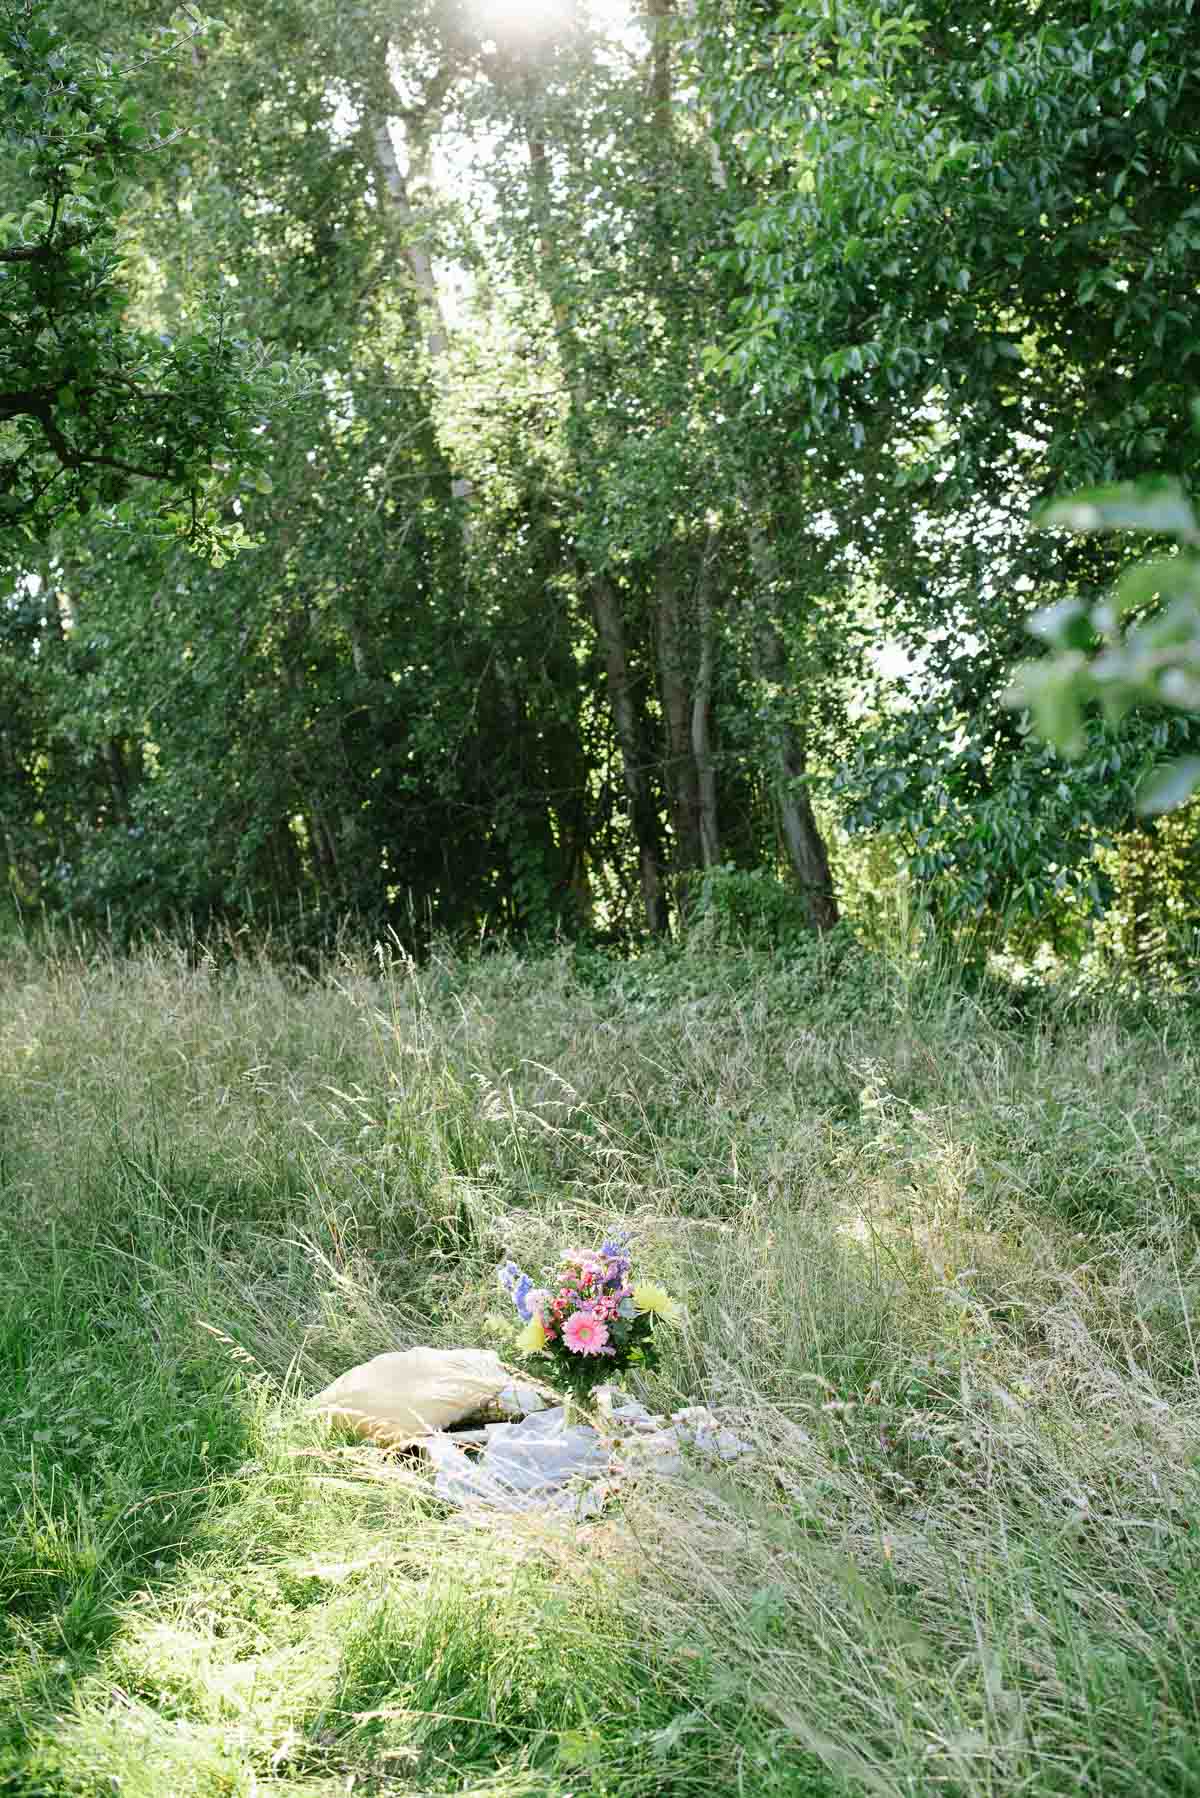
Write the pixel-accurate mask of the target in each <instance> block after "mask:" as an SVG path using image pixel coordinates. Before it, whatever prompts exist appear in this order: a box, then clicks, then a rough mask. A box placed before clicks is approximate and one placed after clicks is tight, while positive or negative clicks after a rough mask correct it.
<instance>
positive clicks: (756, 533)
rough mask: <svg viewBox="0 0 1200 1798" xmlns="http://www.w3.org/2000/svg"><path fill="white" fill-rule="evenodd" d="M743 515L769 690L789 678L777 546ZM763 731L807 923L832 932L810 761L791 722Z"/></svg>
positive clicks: (755, 630) (758, 659) (828, 876)
mask: <svg viewBox="0 0 1200 1798" xmlns="http://www.w3.org/2000/svg"><path fill="white" fill-rule="evenodd" d="M744 503H745V502H744ZM746 512H747V527H748V531H749V539H750V556H751V561H752V563H753V565H754V571H755V573H756V575H757V577H758V584H759V587H760V589H761V591H760V593H759V594H758V595H757V597H756V601H755V616H754V619H753V625H752V633H751V640H752V643H753V655H754V673H755V675H756V676H757V678H758V679H759V680H761V681H763V682H764V683H765V684H766V685H768V686H782V685H784V684H785V683H786V682H787V680H788V667H787V653H786V651H785V649H784V645H783V640H782V638H781V637H780V635H779V630H778V627H777V625H776V624H775V621H774V619H773V618H772V616H771V601H772V595H773V593H774V592H775V590H776V589H777V587H778V584H779V573H778V569H777V567H776V558H775V547H774V545H773V544H772V543H771V542H770V540H769V539H768V538H767V536H766V535H765V533H764V531H763V529H762V526H761V525H759V524H758V523H757V522H756V520H755V518H754V515H753V512H752V510H751V507H750V505H749V504H748V503H746ZM767 729H768V746H769V751H770V756H771V763H772V777H773V778H772V794H773V797H774V800H775V809H776V813H777V815H778V818H779V829H780V834H781V836H782V838H783V843H784V848H785V849H786V851H787V858H788V861H789V862H790V863H791V866H792V872H793V873H794V874H795V876H796V880H797V883H798V884H799V887H800V891H801V896H802V899H803V903H804V908H805V911H806V912H807V914H808V921H809V923H810V924H811V925H812V927H813V929H814V930H830V929H832V927H833V926H834V925H835V924H836V923H837V921H838V908H837V900H836V899H835V897H834V892H833V874H832V871H831V869H830V866H829V852H828V850H827V849H826V847H825V841H824V838H823V837H822V835H821V831H820V828H819V826H818V824H817V820H816V816H815V814H814V812H813V808H812V801H811V800H810V799H809V796H808V788H807V786H806V784H805V775H806V774H807V771H808V763H807V756H806V753H805V746H804V739H803V736H802V735H801V733H800V732H799V731H798V730H797V729H796V726H795V725H794V724H792V722H791V721H790V720H789V719H787V718H785V717H782V716H779V715H776V716H774V717H769V718H768V725H767Z"/></svg>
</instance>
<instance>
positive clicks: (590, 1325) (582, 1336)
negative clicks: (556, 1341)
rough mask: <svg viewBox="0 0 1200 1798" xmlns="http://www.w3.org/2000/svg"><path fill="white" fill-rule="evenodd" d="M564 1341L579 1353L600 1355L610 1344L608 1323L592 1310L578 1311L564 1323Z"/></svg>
mask: <svg viewBox="0 0 1200 1798" xmlns="http://www.w3.org/2000/svg"><path fill="white" fill-rule="evenodd" d="M563 1341H564V1342H565V1343H566V1345H567V1347H568V1348H569V1349H573V1350H574V1351H575V1353H576V1354H577V1355H599V1354H602V1353H603V1351H604V1350H605V1348H606V1347H607V1346H608V1325H607V1324H603V1323H601V1321H600V1319H599V1318H598V1317H593V1316H592V1314H591V1312H590V1311H577V1312H576V1313H575V1315H574V1317H569V1318H568V1319H567V1321H566V1323H565V1324H564V1325H563Z"/></svg>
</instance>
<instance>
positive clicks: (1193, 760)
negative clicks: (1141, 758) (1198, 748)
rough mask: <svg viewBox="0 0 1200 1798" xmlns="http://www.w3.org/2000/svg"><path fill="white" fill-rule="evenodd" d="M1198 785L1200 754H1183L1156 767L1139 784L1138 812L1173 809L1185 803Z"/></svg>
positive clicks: (1199, 783)
mask: <svg viewBox="0 0 1200 1798" xmlns="http://www.w3.org/2000/svg"><path fill="white" fill-rule="evenodd" d="M1198 786H1200V755H1185V756H1182V757H1181V758H1180V760H1179V761H1177V762H1167V763H1165V764H1164V765H1163V766H1162V767H1160V768H1155V769H1154V770H1153V771H1152V772H1151V773H1150V774H1148V775H1147V776H1146V778H1145V780H1143V781H1142V783H1141V785H1140V787H1139V788H1138V795H1137V808H1138V810H1139V812H1146V813H1156V812H1173V811H1177V810H1178V809H1179V807H1180V806H1181V805H1186V804H1187V801H1188V800H1189V799H1190V798H1191V796H1192V794H1193V793H1194V792H1195V790H1196V788H1197V787H1198Z"/></svg>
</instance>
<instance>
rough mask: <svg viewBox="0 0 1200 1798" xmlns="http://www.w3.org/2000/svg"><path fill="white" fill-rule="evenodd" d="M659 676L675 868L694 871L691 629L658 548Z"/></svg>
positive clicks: (696, 793) (697, 847) (698, 855)
mask: <svg viewBox="0 0 1200 1798" xmlns="http://www.w3.org/2000/svg"><path fill="white" fill-rule="evenodd" d="M654 623H655V635H656V637H657V640H658V641H657V649H658V680H659V688H660V691H661V694H662V707H663V719H664V723H665V726H666V737H667V764H666V772H667V780H666V786H667V795H668V799H669V801H670V807H671V825H672V829H673V831H674V834H675V869H676V872H677V873H679V874H682V875H687V874H690V873H692V872H693V871H694V870H695V869H696V868H699V867H700V866H701V865H702V863H703V851H702V847H701V836H700V781H699V777H698V773H697V768H696V760H695V756H694V753H693V749H692V716H693V702H692V700H691V698H690V697H689V693H688V666H689V663H690V661H691V657H690V656H689V654H688V644H687V641H686V639H687V636H688V632H687V630H686V629H685V626H684V620H683V616H682V606H681V602H680V591H679V574H678V570H677V569H676V568H675V567H674V566H673V564H672V562H671V560H669V559H668V556H667V553H666V552H665V551H662V552H660V559H659V564H658V572H657V580H656V593H655V617H654ZM675 897H676V903H677V904H678V906H679V908H680V911H681V912H683V911H685V910H686V909H687V901H686V882H681V883H680V885H679V887H678V888H677V890H676V895H675Z"/></svg>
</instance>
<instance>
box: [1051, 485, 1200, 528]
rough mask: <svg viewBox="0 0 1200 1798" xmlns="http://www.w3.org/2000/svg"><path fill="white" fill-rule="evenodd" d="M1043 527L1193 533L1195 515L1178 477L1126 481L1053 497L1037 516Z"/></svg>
mask: <svg viewBox="0 0 1200 1798" xmlns="http://www.w3.org/2000/svg"><path fill="white" fill-rule="evenodd" d="M1034 522H1035V524H1036V525H1037V526H1038V527H1039V529H1042V530H1050V529H1055V528H1057V529H1065V530H1069V531H1119V530H1125V531H1151V532H1153V533H1154V534H1155V535H1161V536H1182V537H1194V536H1195V533H1196V515H1195V513H1194V512H1193V510H1192V506H1191V502H1190V500H1189V499H1188V497H1187V495H1186V493H1185V492H1184V491H1183V488H1182V487H1181V486H1180V485H1179V483H1178V482H1177V481H1159V482H1150V481H1125V482H1120V483H1118V484H1116V485H1114V486H1110V487H1093V488H1091V489H1089V490H1087V491H1085V492H1083V493H1075V494H1072V495H1071V497H1070V498H1069V499H1059V500H1052V501H1051V502H1050V504H1049V505H1047V506H1045V507H1043V508H1042V510H1041V511H1040V512H1039V513H1038V514H1037V516H1036V518H1035V521H1034Z"/></svg>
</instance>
